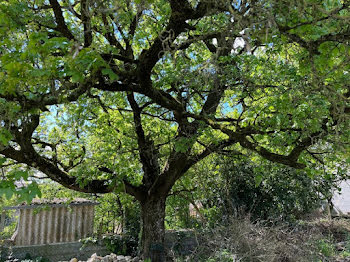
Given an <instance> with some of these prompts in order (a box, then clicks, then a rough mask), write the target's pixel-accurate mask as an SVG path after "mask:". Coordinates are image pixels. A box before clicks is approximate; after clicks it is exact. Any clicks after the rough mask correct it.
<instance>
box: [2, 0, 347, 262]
mask: <svg viewBox="0 0 350 262" xmlns="http://www.w3.org/2000/svg"><path fill="white" fill-rule="evenodd" d="M349 4H350V3H349V1H346V0H344V1H340V0H339V1H338V0H330V1H315V0H304V1H280V0H275V1H274V0H249V1H244V0H235V1H229V0H219V1H214V0H121V1H112V0H104V1H94V0H79V1H78V0H33V1H22V0H2V1H1V3H0V55H1V56H0V112H1V113H0V155H3V157H4V158H3V159H2V160H1V159H0V160H1V161H0V163H1V164H3V165H7V164H11V163H17V164H21V165H23V166H27V167H30V168H32V169H34V170H37V171H40V172H42V173H44V174H45V175H46V176H47V177H48V178H50V179H52V180H54V181H56V182H57V183H60V184H61V185H63V186H65V187H67V188H70V189H72V190H77V191H81V192H87V193H109V192H124V193H127V194H130V195H132V196H134V197H135V198H136V199H137V200H138V201H139V203H140V205H141V210H142V222H143V223H142V225H143V229H142V243H143V244H142V248H143V250H142V252H143V255H144V257H152V259H153V261H163V259H164V254H163V251H162V250H163V242H164V216H165V201H166V198H167V196H168V194H169V192H170V191H171V189H172V187H173V186H174V184H175V183H176V181H177V180H179V179H181V177H183V176H184V175H185V173H186V172H187V171H188V170H189V169H190V168H191V167H192V166H194V165H196V164H197V163H198V162H200V161H201V160H203V159H204V158H206V157H207V156H209V155H210V154H212V153H214V152H225V153H228V152H232V153H234V154H244V153H245V152H247V151H250V152H253V153H254V154H256V155H260V156H262V157H264V158H266V159H268V160H270V161H273V162H277V163H282V164H285V165H288V166H291V167H294V168H304V167H305V166H307V164H308V163H312V162H313V161H316V160H317V159H318V160H319V157H318V154H319V153H322V152H321V151H322V150H325V149H327V150H328V151H330V150H333V149H332V147H331V145H332V143H333V142H336V143H335V144H336V145H338V147H337V150H340V149H345V150H346V149H348V147H347V146H346V145H347V144H346V143H344V141H345V142H346V139H347V137H349V136H348V135H349V131H348V130H349V129H348V128H349V121H348V114H349V113H350V104H349V97H350V85H349V80H350V74H349V69H350V66H349V55H350V53H349V40H350V23H349V15H350V13H349ZM339 145H345V146H343V148H341V147H339ZM320 150H321V151H320ZM5 160H6V161H7V162H5ZM10 174H11V173H10ZM20 174H21V173H20ZM16 178H17V179H19V178H21V175H18V173H17V175H12V176H10V175H9V176H8V177H6V174H3V180H2V182H3V185H2V187H3V188H4V187H5V186H6V185H8V183H7V184H4V183H5V182H6V179H12V180H15V179H16ZM4 181H5V182H4ZM7 182H8V181H7Z"/></svg>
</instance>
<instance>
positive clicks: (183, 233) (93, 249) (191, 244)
mask: <svg viewBox="0 0 350 262" xmlns="http://www.w3.org/2000/svg"><path fill="white" fill-rule="evenodd" d="M197 246H198V243H197V238H196V235H195V232H194V231H193V230H171V231H167V232H166V234H165V248H166V250H167V254H168V256H169V257H179V256H187V255H189V254H191V252H193V251H194V250H195V249H196V247H197ZM10 253H12V254H11V257H13V258H17V259H24V258H25V257H26V256H27V257H28V255H30V257H32V258H34V257H44V258H47V259H49V260H50V261H52V262H55V261H69V260H70V259H71V258H77V259H78V260H82V261H86V260H87V259H88V258H90V257H91V255H92V254H94V253H96V254H97V255H98V256H106V255H108V254H110V253H111V251H110V250H108V249H107V247H106V246H105V245H103V244H102V243H99V244H88V245H84V246H83V245H82V243H80V242H69V243H55V244H46V245H33V246H21V247H20V246H12V247H11V248H9V247H4V246H2V247H0V256H1V254H2V257H3V258H6V257H8V256H9V255H10ZM0 261H1V259H0Z"/></svg>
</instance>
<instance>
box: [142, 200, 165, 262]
mask: <svg viewBox="0 0 350 262" xmlns="http://www.w3.org/2000/svg"><path fill="white" fill-rule="evenodd" d="M165 199H166V197H159V196H157V197H154V196H149V197H148V198H147V199H146V200H145V201H142V202H141V212H142V239H141V241H142V252H143V257H144V259H146V258H150V259H151V261H152V262H164V261H165V249H164V234H165V228H164V218H165Z"/></svg>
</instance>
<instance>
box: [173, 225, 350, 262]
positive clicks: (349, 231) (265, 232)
mask: <svg viewBox="0 0 350 262" xmlns="http://www.w3.org/2000/svg"><path fill="white" fill-rule="evenodd" d="M197 238H198V243H199V246H198V248H197V249H196V250H195V252H194V253H193V254H192V255H191V256H189V257H186V258H181V259H180V258H178V259H176V261H178V262H179V261H201V262H202V261H203V262H216V261H222V262H236V261H242V262H245V261H247V262H255V261H256V262H270V261H271V262H275V261H276V262H277V261H279V262H293V261H295V262H303V261H305V262H313V261H315V262H327V261H350V260H347V258H350V221H348V220H345V219H337V220H328V219H315V220H312V221H299V222H297V223H294V224H293V225H291V224H284V225H281V224H279V225H274V226H271V225H270V226H266V224H263V223H259V222H256V223H252V222H251V221H250V220H249V219H248V218H240V219H237V218H236V219H231V220H230V221H229V222H227V223H225V224H221V225H216V226H214V227H212V228H205V229H203V230H202V231H201V232H198V235H197ZM345 259H346V260H345Z"/></svg>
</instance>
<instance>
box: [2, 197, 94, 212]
mask: <svg viewBox="0 0 350 262" xmlns="http://www.w3.org/2000/svg"><path fill="white" fill-rule="evenodd" d="M98 204H99V203H98V202H96V201H93V200H89V199H85V198H74V199H68V198H54V199H33V201H32V202H31V203H30V204H29V205H28V204H27V203H26V202H24V203H22V204H19V205H17V206H9V207H4V208H3V209H4V210H9V209H28V208H38V207H42V206H49V207H60V206H86V205H98Z"/></svg>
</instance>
